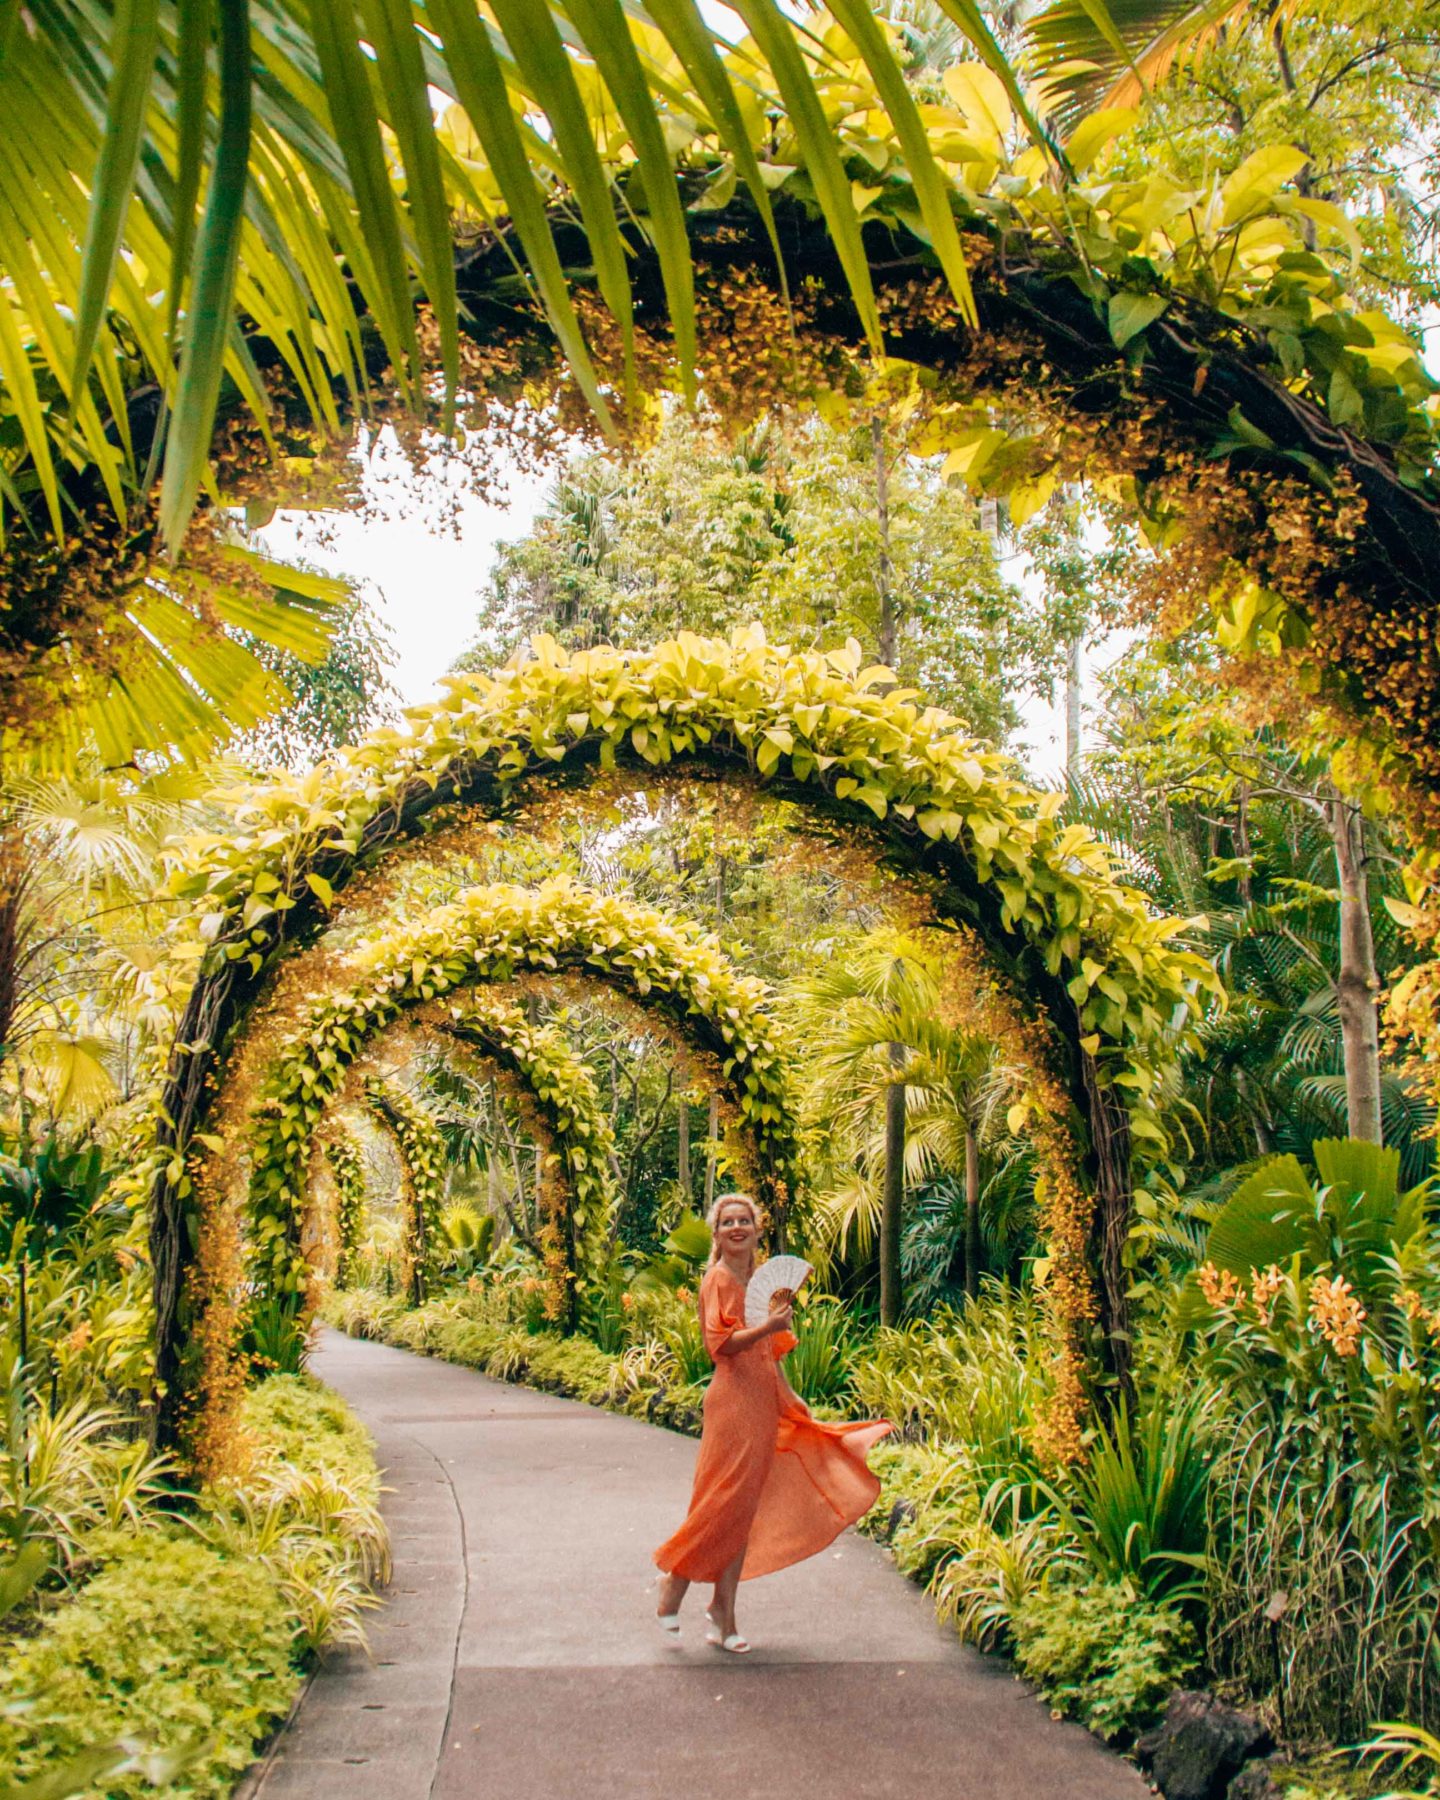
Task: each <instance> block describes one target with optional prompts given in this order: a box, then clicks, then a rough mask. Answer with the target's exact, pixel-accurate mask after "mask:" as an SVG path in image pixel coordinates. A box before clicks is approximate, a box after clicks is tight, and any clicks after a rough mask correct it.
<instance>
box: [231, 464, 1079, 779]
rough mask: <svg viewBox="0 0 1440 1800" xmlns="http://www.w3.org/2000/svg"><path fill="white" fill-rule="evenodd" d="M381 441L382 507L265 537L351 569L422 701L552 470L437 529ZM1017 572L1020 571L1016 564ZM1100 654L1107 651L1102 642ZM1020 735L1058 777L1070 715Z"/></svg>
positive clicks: (296, 524) (462, 498)
mask: <svg viewBox="0 0 1440 1800" xmlns="http://www.w3.org/2000/svg"><path fill="white" fill-rule="evenodd" d="M386 466H387V459H386V456H385V451H384V445H383V442H382V444H381V446H380V447H379V450H378V453H377V456H376V459H375V462H374V463H373V465H367V469H369V468H370V467H373V468H374V470H375V471H376V477H375V478H373V479H372V478H371V477H370V476H369V474H368V473H367V479H366V487H367V491H368V492H369V494H370V495H371V497H372V498H374V499H375V500H376V501H378V502H379V505H378V516H370V517H367V518H361V517H360V516H359V515H356V514H348V513H338V514H337V513H326V514H321V515H316V514H310V513H304V512H278V513H276V515H275V518H274V519H273V520H272V521H271V523H270V524H269V525H268V526H266V528H265V530H264V531H263V533H262V534H261V538H262V541H263V543H264V544H265V546H266V548H267V549H268V550H270V551H271V552H272V553H273V554H275V555H277V556H283V557H295V556H303V557H304V558H305V560H306V561H307V562H310V563H313V564H315V565H317V566H318V567H320V568H323V569H325V570H327V571H329V572H331V573H334V574H337V575H345V576H348V577H349V578H350V579H351V580H352V581H354V582H356V583H357V584H358V585H359V586H360V588H361V589H362V590H363V592H364V593H365V594H366V595H367V597H368V598H369V600H370V601H371V603H372V605H373V606H374V607H375V610H376V612H377V613H378V614H379V616H380V618H381V619H382V620H383V621H384V623H385V625H386V627H387V628H388V630H389V632H390V636H391V640H392V642H393V645H394V650H395V664H394V667H393V669H392V671H391V680H392V682H393V683H394V686H395V688H396V689H397V691H398V693H399V695H400V700H401V704H402V705H404V706H418V705H421V704H422V703H423V702H425V701H427V700H432V699H434V698H435V696H436V694H437V693H438V691H439V687H438V684H439V681H440V677H441V676H442V675H443V674H444V673H445V671H446V670H447V669H448V668H449V667H450V665H451V664H452V663H453V662H454V661H455V658H456V657H457V656H459V655H460V653H461V651H462V650H464V649H466V648H467V646H468V645H469V644H470V643H471V641H472V640H473V638H474V636H475V630H476V624H477V620H478V617H479V611H480V606H481V604H482V600H483V596H484V590H485V584H486V577H487V576H488V574H489V572H490V569H491V567H492V565H493V563H494V560H495V552H496V547H497V546H498V545H499V544H501V543H504V542H507V541H511V540H514V539H516V538H520V537H523V536H524V535H525V534H526V532H528V531H529V530H530V527H531V525H532V523H533V522H534V518H535V515H536V512H537V511H538V510H539V508H540V506H541V504H542V502H543V500H544V498H545V494H546V491H547V489H548V487H549V485H550V480H551V479H553V478H551V477H535V476H531V475H526V474H519V473H517V474H515V475H514V476H512V477H511V478H510V480H509V492H508V496H507V498H506V500H505V501H504V502H503V503H497V504H488V503H486V502H485V501H483V500H480V499H478V498H476V496H475V495H473V494H470V493H465V492H464V491H463V490H462V491H461V492H460V493H459V494H458V501H457V504H458V531H457V532H456V533H453V534H452V533H450V532H441V531H437V530H435V529H433V528H432V526H431V524H430V523H429V522H428V521H427V520H426V519H425V518H423V517H417V516H416V511H415V508H414V506H413V503H412V504H408V505H407V504H406V503H405V499H404V498H403V496H404V494H405V492H406V490H405V489H404V488H403V486H402V487H399V488H398V489H397V490H396V492H395V493H394V494H393V495H392V494H391V492H390V483H389V482H387V481H386V480H385V478H384V476H385V469H386ZM1010 572H1011V574H1012V576H1014V577H1016V578H1019V577H1020V576H1021V575H1022V573H1023V572H1022V571H1019V570H1017V569H1016V568H1015V567H1014V566H1013V565H1012V568H1011V571H1010ZM1098 654H1100V655H1102V656H1103V655H1105V654H1107V651H1106V650H1105V649H1104V648H1103V647H1102V648H1101V649H1100V650H1099V652H1098ZM1022 712H1023V715H1024V723H1023V725H1022V728H1021V734H1020V739H1021V741H1020V742H1019V743H1016V744H1015V745H1014V746H1013V748H1014V749H1015V751H1016V754H1017V755H1020V756H1022V758H1023V760H1024V762H1025V763H1026V766H1027V767H1028V769H1029V772H1030V774H1031V776H1032V778H1033V779H1035V780H1037V781H1040V782H1043V783H1046V784H1049V783H1052V782H1055V781H1057V780H1058V779H1059V776H1060V771H1061V769H1062V767H1063V763H1064V719H1063V716H1062V714H1061V713H1060V712H1059V710H1057V709H1056V708H1054V707H1049V706H1046V705H1044V704H1043V703H1042V702H1040V701H1027V702H1026V703H1025V705H1024V706H1023V707H1022Z"/></svg>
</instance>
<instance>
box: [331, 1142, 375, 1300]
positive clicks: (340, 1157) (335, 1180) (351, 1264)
mask: <svg viewBox="0 0 1440 1800" xmlns="http://www.w3.org/2000/svg"><path fill="white" fill-rule="evenodd" d="M325 1160H326V1162H327V1163H328V1164H329V1167H330V1180H331V1182H332V1184H333V1185H334V1189H335V1210H334V1234H335V1235H334V1243H335V1269H334V1280H335V1286H336V1287H337V1288H347V1287H351V1286H353V1285H354V1282H355V1278H356V1275H357V1274H358V1272H359V1270H358V1262H359V1256H360V1240H361V1238H362V1237H363V1235H364V1231H365V1211H366V1186H365V1162H364V1158H363V1156H362V1155H361V1151H360V1146H359V1145H358V1144H357V1143H356V1142H355V1139H354V1138H353V1137H352V1136H351V1134H350V1133H349V1132H348V1131H346V1130H344V1129H343V1128H339V1129H336V1130H335V1131H333V1132H332V1133H331V1134H330V1137H329V1139H328V1140H327V1142H326V1145H325Z"/></svg>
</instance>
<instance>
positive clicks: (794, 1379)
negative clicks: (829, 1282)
mask: <svg viewBox="0 0 1440 1800" xmlns="http://www.w3.org/2000/svg"><path fill="white" fill-rule="evenodd" d="M795 1335H796V1337H798V1338H799V1340H800V1341H799V1343H798V1344H797V1345H796V1346H795V1348H794V1349H793V1350H792V1351H791V1352H790V1354H789V1356H787V1357H786V1359H785V1374H786V1377H787V1379H788V1380H789V1382H790V1385H791V1387H793V1388H794V1390H795V1392H796V1393H797V1394H798V1395H799V1396H800V1398H801V1399H802V1400H810V1401H815V1402H820V1403H824V1402H826V1401H836V1400H839V1399H841V1398H842V1396H843V1395H845V1394H846V1393H847V1392H848V1391H849V1387H850V1369H851V1365H852V1363H853V1361H854V1354H855V1346H854V1342H853V1339H852V1334H851V1330H850V1323H849V1315H848V1314H847V1312H846V1310H845V1308H844V1307H842V1306H841V1305H840V1304H839V1302H838V1301H835V1300H811V1301H808V1302H807V1303H806V1304H805V1305H803V1306H801V1307H799V1308H797V1309H796V1313H795Z"/></svg>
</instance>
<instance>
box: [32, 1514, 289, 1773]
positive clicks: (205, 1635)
mask: <svg viewBox="0 0 1440 1800" xmlns="http://www.w3.org/2000/svg"><path fill="white" fill-rule="evenodd" d="M94 1549H95V1552H96V1554H97V1555H98V1556H100V1557H102V1558H103V1566H102V1567H101V1569H100V1572H99V1573H98V1574H96V1575H95V1576H94V1577H93V1578H92V1579H91V1580H90V1581H89V1582H88V1583H87V1585H86V1586H85V1588H84V1589H83V1590H82V1591H81V1593H80V1595H79V1596H78V1598H76V1599H75V1600H73V1601H70V1602H68V1603H66V1604H65V1605H63V1606H61V1607H60V1608H59V1610H58V1611H57V1612H56V1613H54V1614H53V1615H52V1616H51V1617H50V1618H49V1619H48V1620H47V1622H46V1625H45V1628H44V1630H43V1631H41V1632H40V1634H39V1635H38V1636H37V1637H35V1638H34V1639H32V1640H30V1641H29V1642H22V1643H20V1644H19V1645H17V1646H15V1647H14V1651H13V1654H12V1655H11V1656H10V1657H9V1658H8V1659H7V1660H6V1661H5V1663H4V1665H3V1667H0V1700H3V1701H4V1702H6V1703H14V1702H18V1701H28V1702H29V1706H28V1709H27V1711H26V1712H25V1714H24V1715H23V1717H10V1716H5V1715H4V1714H3V1713H0V1780H3V1781H7V1782H10V1781H23V1780H29V1779H32V1778H34V1777H36V1776H38V1775H40V1774H42V1773H45V1772H47V1771H50V1770H53V1769H57V1768H59V1767H61V1766H62V1765H63V1764H65V1763H66V1762H68V1761H69V1760H70V1759H71V1758H74V1757H76V1756H78V1755H79V1754H80V1753H81V1752H82V1751H84V1750H86V1749H88V1748H89V1747H90V1746H92V1745H94V1744H97V1743H103V1742H105V1741H107V1740H110V1739H113V1738H116V1737H120V1736H129V1737H138V1738H142V1739H144V1740H146V1741H147V1742H150V1743H153V1744H155V1745H158V1746H166V1747H172V1746H177V1745H180V1744H185V1743H198V1742H201V1741H207V1740H208V1741H209V1742H210V1744H211V1746H212V1747H211V1749H210V1752H209V1754H208V1755H207V1756H206V1758H205V1762H204V1765H203V1767H201V1768H199V1769H191V1770H190V1771H189V1772H188V1773H187V1774H186V1775H185V1777H184V1778H183V1779H182V1781H181V1782H179V1783H178V1784H176V1785H174V1786H171V1787H168V1788H166V1789H164V1790H161V1791H162V1793H163V1794H167V1795H173V1796H175V1797H176V1800H179V1796H181V1795H183V1796H185V1797H186V1800H190V1797H192V1796H193V1797H194V1800H200V1797H201V1796H209V1795H217V1796H218V1795H224V1794H228V1793H229V1792H230V1790H231V1788H232V1787H233V1785H234V1779H235V1776H236V1775H238V1774H239V1772H240V1771H241V1770H243V1769H244V1768H245V1767H246V1766H247V1765H248V1764H249V1762H250V1759H251V1754H252V1749H253V1746H254V1744H255V1742H256V1740H257V1739H258V1738H259V1737H261V1736H262V1735H263V1734H264V1733H265V1732H266V1731H267V1730H269V1729H270V1728H271V1726H272V1725H273V1724H274V1722H275V1721H276V1720H277V1719H279V1718H280V1717H282V1716H283V1715H284V1714H285V1712H286V1711H287V1710H288V1709H289V1706H290V1702H291V1699H292V1697H293V1695H294V1692H295V1689H296V1687H297V1686H298V1684H299V1674H298V1671H297V1669H296V1667H295V1664H294V1662H293V1660H292V1656H291V1642H292V1630H291V1620H290V1617H289V1616H288V1613H287V1609H286V1605H285V1602H284V1600H283V1598H282V1597H281V1594H280V1591H279V1588H278V1586H277V1585H276V1583H275V1581H274V1580H273V1579H272V1578H271V1576H270V1574H269V1573H268V1572H267V1570H266V1569H265V1568H264V1567H263V1566H262V1565H261V1564H259V1563H257V1562H255V1561H252V1560H248V1559H237V1558H230V1557H227V1556H224V1555H222V1554H221V1553H220V1552H219V1551H218V1550H215V1549H213V1548H212V1547H210V1546H209V1545H206V1544H203V1543H201V1542H200V1541H199V1540H198V1539H197V1538H196V1537H194V1536H193V1535H191V1534H188V1533H184V1532H182V1531H179V1530H169V1531H164V1530H160V1529H157V1528H154V1527H152V1528H151V1529H149V1530H146V1531H143V1532H138V1533H130V1534H124V1535H121V1534H111V1536H110V1537H108V1538H107V1539H105V1540H101V1541H98V1542H97V1543H96V1544H95V1546H94ZM153 1792H154V1790H152V1789H151V1788H150V1786H149V1784H148V1783H147V1782H146V1781H145V1780H144V1779H143V1777H141V1776H140V1775H133V1776H129V1777H124V1776H122V1777H118V1778H116V1779H115V1780H114V1781H113V1782H112V1783H107V1787H106V1800H128V1797H129V1796H131V1795H139V1794H142V1793H143V1794H146V1795H151V1794H153Z"/></svg>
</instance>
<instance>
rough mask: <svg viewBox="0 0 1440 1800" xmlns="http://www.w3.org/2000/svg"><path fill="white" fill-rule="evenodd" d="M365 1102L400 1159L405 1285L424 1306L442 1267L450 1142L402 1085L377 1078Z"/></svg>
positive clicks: (367, 1088)
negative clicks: (443, 1212)
mask: <svg viewBox="0 0 1440 1800" xmlns="http://www.w3.org/2000/svg"><path fill="white" fill-rule="evenodd" d="M364 1099H365V1106H366V1108H367V1109H368V1111H369V1112H370V1114H371V1116H372V1117H373V1118H374V1119H375V1121H376V1123H377V1124H378V1125H380V1126H381V1127H383V1129H384V1130H385V1131H387V1132H389V1134H390V1137H391V1138H392V1140H393V1141H394V1144H395V1151H396V1154H397V1156H398V1157H399V1159H400V1285H401V1288H402V1289H403V1290H404V1291H405V1292H406V1293H407V1294H409V1296H410V1298H411V1300H412V1302H413V1303H414V1304H415V1305H416V1306H420V1305H422V1304H423V1302H424V1301H425V1299H426V1296H427V1295H428V1293H429V1290H430V1285H431V1282H432V1281H433V1280H434V1277H435V1275H436V1274H437V1273H438V1268H439V1254H440V1237H441V1224H440V1214H441V1208H442V1205H443V1202H444V1198H445V1141H444V1139H443V1138H442V1137H441V1135H440V1128H439V1126H438V1125H436V1123H435V1121H434V1119H433V1118H432V1117H431V1116H430V1114H429V1113H428V1112H427V1111H426V1109H425V1108H424V1107H423V1106H422V1105H421V1104H420V1103H419V1101H418V1100H416V1099H415V1097H414V1096H413V1095H412V1094H410V1093H408V1092H407V1091H406V1090H405V1088H404V1087H402V1086H401V1084H400V1083H399V1082H398V1081H393V1080H389V1081H387V1080H383V1079H381V1078H380V1077H378V1076H372V1077H371V1078H370V1079H369V1080H368V1081H367V1082H366V1083H365V1090H364Z"/></svg>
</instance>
